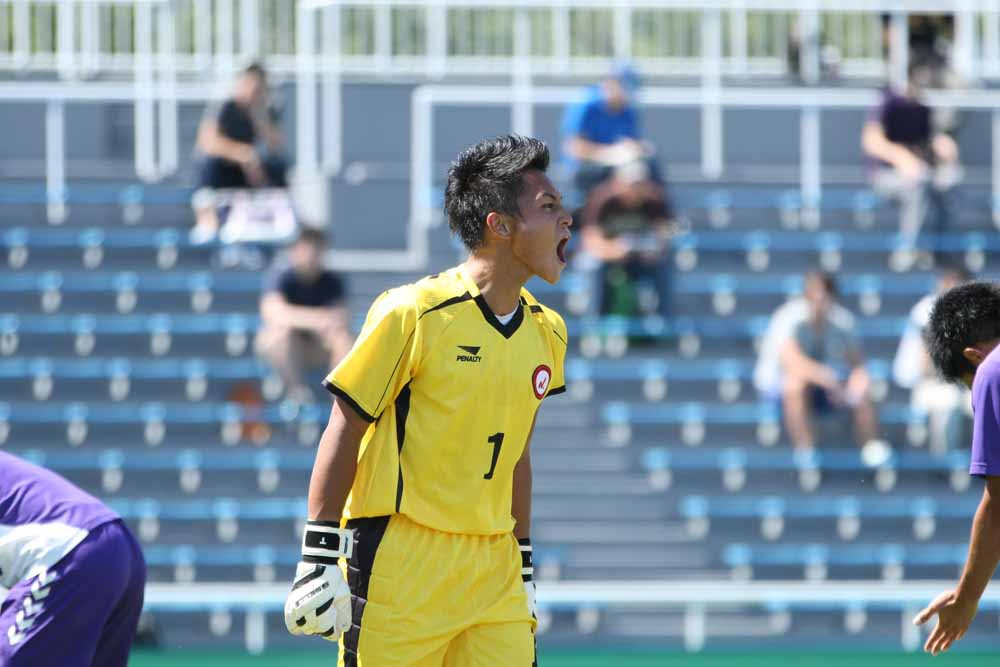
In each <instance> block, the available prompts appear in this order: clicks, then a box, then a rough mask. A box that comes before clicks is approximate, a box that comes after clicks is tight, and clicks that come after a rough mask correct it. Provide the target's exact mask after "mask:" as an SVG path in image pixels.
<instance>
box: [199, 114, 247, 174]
mask: <svg viewBox="0 0 1000 667" xmlns="http://www.w3.org/2000/svg"><path fill="white" fill-rule="evenodd" d="M198 148H199V149H200V150H201V152H202V153H205V154H206V155H211V156H213V157H220V158H223V159H226V160H229V161H230V162H238V163H240V164H242V163H244V162H247V161H248V160H251V159H253V156H254V148H253V146H252V145H251V144H245V143H243V142H241V141H234V140H232V139H230V138H228V137H226V136H224V135H223V134H222V133H221V132H219V129H218V127H217V126H216V125H214V124H213V125H206V126H202V128H201V129H200V130H199V131H198Z"/></svg>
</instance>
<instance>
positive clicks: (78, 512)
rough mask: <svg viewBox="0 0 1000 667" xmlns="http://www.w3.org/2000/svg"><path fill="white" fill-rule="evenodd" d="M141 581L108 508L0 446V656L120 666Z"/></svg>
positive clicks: (18, 665)
mask: <svg viewBox="0 0 1000 667" xmlns="http://www.w3.org/2000/svg"><path fill="white" fill-rule="evenodd" d="M145 583H146V562H145V560H144V559H143V557H142V550H141V549H140V548H139V544H138V542H136V540H135V538H134V537H133V536H132V533H131V532H129V529H128V528H127V527H126V526H125V524H124V523H122V520H121V518H120V517H119V516H118V515H117V514H115V513H114V512H113V511H111V510H110V509H108V507H107V506H105V505H104V504H103V503H102V502H101V501H99V500H98V499H97V498H94V497H93V496H91V495H88V494H86V493H84V492H83V491H81V490H80V489H78V488H76V487H75V486H73V485H72V484H70V483H69V482H67V481H66V480H65V479H63V478H62V477H60V476H59V475H57V474H55V473H54V472H51V471H49V470H46V469H45V468H40V467H38V466H36V465H32V464H31V463H28V462H27V461H24V460H22V459H19V458H17V457H15V456H12V455H10V454H7V453H5V452H2V451H0V595H2V594H3V589H7V590H6V597H5V598H4V599H3V604H2V606H0V665H3V667H43V666H45V667H49V666H52V667H55V666H56V665H58V666H59V667H126V665H127V663H128V654H129V649H130V648H131V646H132V639H133V638H134V637H135V630H136V626H137V625H138V623H139V614H140V613H141V612H142V600H143V591H144V589H145Z"/></svg>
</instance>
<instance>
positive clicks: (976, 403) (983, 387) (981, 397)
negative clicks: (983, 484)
mask: <svg viewBox="0 0 1000 667" xmlns="http://www.w3.org/2000/svg"><path fill="white" fill-rule="evenodd" d="M972 412H973V417H972V462H971V463H970V465H969V473H970V474H972V475H983V476H990V477H993V476H1000V345H998V346H997V347H996V348H994V349H993V351H992V352H990V354H989V355H988V356H987V357H986V359H984V360H983V363H981V364H980V365H979V368H977V369H976V378H975V380H973V381H972Z"/></svg>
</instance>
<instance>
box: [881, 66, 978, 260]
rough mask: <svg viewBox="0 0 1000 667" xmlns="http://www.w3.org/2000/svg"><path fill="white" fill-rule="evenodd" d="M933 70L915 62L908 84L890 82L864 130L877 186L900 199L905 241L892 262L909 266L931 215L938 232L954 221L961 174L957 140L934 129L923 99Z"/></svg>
mask: <svg viewBox="0 0 1000 667" xmlns="http://www.w3.org/2000/svg"><path fill="white" fill-rule="evenodd" d="M931 74H932V70H931V68H930V67H928V66H927V65H926V64H921V63H915V64H914V65H913V66H911V68H910V72H909V82H908V84H907V87H906V90H905V91H903V92H902V93H898V92H895V91H893V90H892V88H891V87H890V88H886V90H885V92H884V93H883V96H882V101H881V103H880V104H879V106H878V107H876V108H875V109H873V110H872V112H871V113H870V115H869V117H868V120H867V122H866V123H865V126H864V129H863V131H862V135H861V146H862V149H863V150H864V152H865V155H866V156H867V157H868V158H869V159H870V160H871V164H870V167H871V169H870V175H871V182H872V186H873V187H874V188H875V190H876V192H878V193H879V194H880V195H882V196H885V197H890V198H893V199H896V200H898V201H899V205H900V211H899V231H900V234H901V236H902V247H901V248H900V249H899V250H898V251H897V252H896V253H895V254H894V255H893V259H892V267H893V268H894V269H896V270H897V271H906V270H908V269H909V268H910V267H911V266H912V265H913V263H914V261H916V259H917V251H916V245H917V237H918V236H919V234H920V229H921V227H922V226H923V224H924V221H925V220H926V219H927V218H928V216H933V217H932V221H933V227H934V231H935V232H938V233H940V232H943V231H945V230H946V229H947V228H948V226H949V223H950V214H951V212H950V210H949V208H950V207H949V199H950V197H949V195H950V193H951V191H952V190H953V189H954V188H955V186H956V185H957V184H958V182H959V180H960V178H961V169H960V167H959V164H958V145H957V144H956V143H955V141H954V139H952V138H951V137H950V136H949V135H947V134H944V133H942V132H935V131H934V128H933V123H932V118H931V110H930V108H929V107H927V106H926V105H925V104H924V103H923V102H922V101H921V97H922V94H923V89H924V87H925V86H926V85H927V84H928V82H929V81H930V77H931Z"/></svg>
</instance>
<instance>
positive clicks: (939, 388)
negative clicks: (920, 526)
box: [892, 268, 972, 454]
mask: <svg viewBox="0 0 1000 667" xmlns="http://www.w3.org/2000/svg"><path fill="white" fill-rule="evenodd" d="M970 279H971V276H970V275H969V274H968V273H967V272H966V271H964V270H963V269H961V268H948V269H945V270H943V271H942V272H941V273H940V275H939V276H938V282H937V285H936V287H935V290H934V292H932V293H931V294H928V295H927V296H925V297H924V298H922V299H921V300H920V301H918V302H917V304H916V305H915V306H913V308H912V310H910V317H909V319H908V320H907V322H906V330H905V331H904V332H903V337H902V338H901V339H900V341H899V348H898V349H897V350H896V357H895V359H894V360H893V362H892V377H893V379H894V380H895V381H896V384H898V385H899V386H900V387H903V388H904V389H909V390H910V392H911V393H910V406H911V407H912V408H913V410H914V411H916V412H919V413H922V414H925V415H927V426H928V431H929V438H928V442H929V445H930V450H931V452H933V453H935V454H943V453H944V452H946V451H949V450H953V449H956V448H958V447H959V446H960V445H961V443H962V440H963V438H962V436H963V430H964V428H965V425H966V423H967V422H968V421H969V420H970V419H971V417H972V402H971V399H970V396H969V390H968V389H967V388H966V387H964V386H961V385H958V384H953V383H950V382H945V381H944V380H942V379H941V378H940V377H939V376H938V374H937V373H936V372H935V370H934V365H933V363H931V359H930V356H929V355H928V353H927V346H926V344H925V343H924V336H923V332H924V329H925V328H926V327H927V323H928V321H930V316H931V309H932V308H933V307H934V301H935V300H936V299H937V297H938V295H940V294H943V293H944V292H947V291H948V290H950V289H951V288H952V287H956V286H958V285H960V284H962V283H964V282H968V281H969V280H970Z"/></svg>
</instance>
